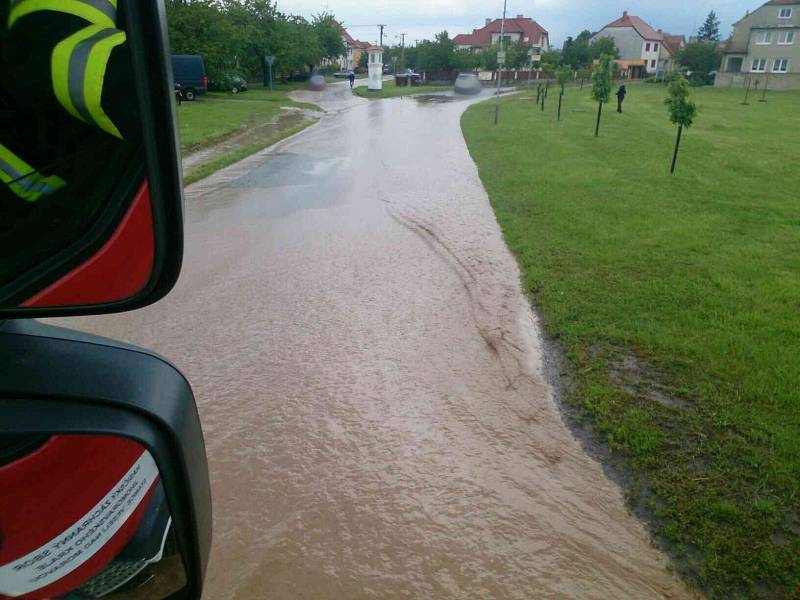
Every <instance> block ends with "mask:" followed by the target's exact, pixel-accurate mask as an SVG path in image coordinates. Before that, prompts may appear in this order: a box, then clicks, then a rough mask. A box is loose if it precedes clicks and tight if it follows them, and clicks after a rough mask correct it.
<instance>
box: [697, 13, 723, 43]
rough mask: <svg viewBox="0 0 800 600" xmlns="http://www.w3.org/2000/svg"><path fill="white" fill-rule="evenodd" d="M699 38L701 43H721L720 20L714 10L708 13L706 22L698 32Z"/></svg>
mask: <svg viewBox="0 0 800 600" xmlns="http://www.w3.org/2000/svg"><path fill="white" fill-rule="evenodd" d="M697 37H698V39H699V40H700V41H701V42H714V43H716V42H719V19H718V18H717V13H715V12H714V11H713V10H712V11H711V12H710V13H708V16H707V17H706V22H705V23H703V26H702V27H701V28H700V31H698V32H697Z"/></svg>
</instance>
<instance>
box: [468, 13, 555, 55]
mask: <svg viewBox="0 0 800 600" xmlns="http://www.w3.org/2000/svg"><path fill="white" fill-rule="evenodd" d="M501 27H502V21H501V19H494V20H492V19H486V24H485V25H484V26H483V27H481V28H480V29H473V30H472V33H461V34H459V35H457V36H456V37H454V38H453V42H455V44H456V46H457V47H458V48H460V49H467V50H472V51H473V52H478V51H480V50H484V49H486V48H489V47H491V46H494V45H499V44H500V35H501V34H500V31H501ZM503 37H504V38H505V40H506V45H509V44H514V43H517V42H522V43H523V44H525V45H526V46H529V47H530V49H531V58H532V59H533V60H534V61H538V60H541V55H542V52H547V51H548V50H550V34H549V33H547V31H546V30H545V29H544V28H543V27H542V26H541V25H539V24H538V23H537V22H536V21H534V20H533V19H531V18H529V17H524V16H523V15H517V16H516V18H514V19H506V23H505V29H504V30H503Z"/></svg>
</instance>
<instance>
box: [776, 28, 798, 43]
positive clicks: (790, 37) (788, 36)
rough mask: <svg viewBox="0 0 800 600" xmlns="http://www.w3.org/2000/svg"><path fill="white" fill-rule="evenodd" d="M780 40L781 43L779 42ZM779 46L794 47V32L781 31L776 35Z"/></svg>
mask: <svg viewBox="0 0 800 600" xmlns="http://www.w3.org/2000/svg"><path fill="white" fill-rule="evenodd" d="M781 39H782V40H783V41H781ZM778 45H779V46H793V45H794V31H781V32H780V34H778Z"/></svg>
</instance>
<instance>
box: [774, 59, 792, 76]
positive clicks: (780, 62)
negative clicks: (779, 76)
mask: <svg viewBox="0 0 800 600" xmlns="http://www.w3.org/2000/svg"><path fill="white" fill-rule="evenodd" d="M788 70H789V59H788V58H776V59H775V61H774V62H773V63H772V72H773V73H786V71H788Z"/></svg>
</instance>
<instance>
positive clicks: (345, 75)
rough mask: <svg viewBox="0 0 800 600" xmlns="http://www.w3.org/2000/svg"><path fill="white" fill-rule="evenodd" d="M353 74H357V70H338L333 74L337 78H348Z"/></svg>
mask: <svg viewBox="0 0 800 600" xmlns="http://www.w3.org/2000/svg"><path fill="white" fill-rule="evenodd" d="M351 74H352V75H355V72H354V71H338V72H337V73H334V74H333V76H334V77H335V78H336V79H347V78H348V77H350V75H351Z"/></svg>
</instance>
